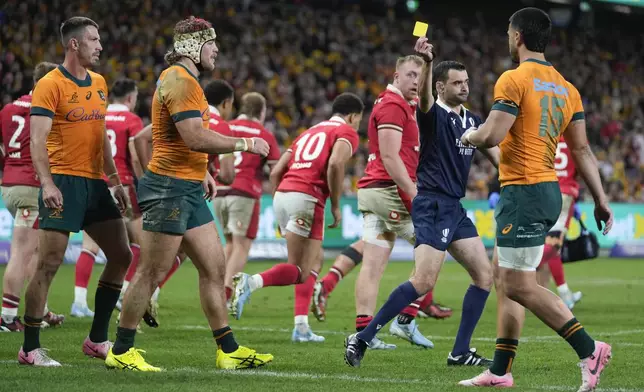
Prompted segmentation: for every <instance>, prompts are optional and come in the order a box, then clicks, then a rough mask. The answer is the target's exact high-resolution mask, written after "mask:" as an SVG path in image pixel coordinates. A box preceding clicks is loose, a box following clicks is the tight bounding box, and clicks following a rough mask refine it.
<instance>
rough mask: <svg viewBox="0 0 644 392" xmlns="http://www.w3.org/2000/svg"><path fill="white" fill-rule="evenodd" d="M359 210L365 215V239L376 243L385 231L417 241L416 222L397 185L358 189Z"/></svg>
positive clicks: (412, 241) (411, 241)
mask: <svg viewBox="0 0 644 392" xmlns="http://www.w3.org/2000/svg"><path fill="white" fill-rule="evenodd" d="M358 210H360V212H362V215H363V217H364V230H363V239H364V240H365V241H366V242H371V243H374V241H379V240H381V239H382V238H381V236H382V234H384V233H394V234H396V236H398V237H400V238H403V239H405V241H407V242H409V243H410V244H411V245H414V244H415V243H416V235H415V234H414V224H413V223H412V220H411V215H410V214H409V211H408V210H407V207H405V204H404V203H403V201H402V199H401V198H400V195H399V193H398V188H397V187H396V186H390V187H387V188H361V189H358Z"/></svg>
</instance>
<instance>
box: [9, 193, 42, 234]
mask: <svg viewBox="0 0 644 392" xmlns="http://www.w3.org/2000/svg"><path fill="white" fill-rule="evenodd" d="M39 191H40V189H39V188H36V187H34V186H27V185H14V186H3V187H2V199H3V201H4V204H5V206H6V207H7V209H8V210H9V213H10V214H11V216H12V217H13V218H14V221H13V224H14V225H15V226H17V227H30V228H33V229H37V228H38V192H39Z"/></svg>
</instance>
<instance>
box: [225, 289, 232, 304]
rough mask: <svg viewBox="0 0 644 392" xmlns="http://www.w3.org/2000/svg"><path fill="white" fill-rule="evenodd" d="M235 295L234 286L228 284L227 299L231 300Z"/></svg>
mask: <svg viewBox="0 0 644 392" xmlns="http://www.w3.org/2000/svg"><path fill="white" fill-rule="evenodd" d="M232 295H233V288H232V287H228V286H226V301H228V300H230V297H232Z"/></svg>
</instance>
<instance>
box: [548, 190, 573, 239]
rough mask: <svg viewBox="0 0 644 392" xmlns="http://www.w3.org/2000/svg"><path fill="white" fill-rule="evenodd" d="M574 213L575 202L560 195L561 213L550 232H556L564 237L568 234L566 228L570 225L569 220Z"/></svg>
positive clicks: (568, 197)
mask: <svg viewBox="0 0 644 392" xmlns="http://www.w3.org/2000/svg"><path fill="white" fill-rule="evenodd" d="M574 212H575V201H574V200H573V198H572V196H570V195H565V194H562V195H561V213H560V214H559V219H557V222H556V223H555V225H554V226H552V229H550V232H553V231H558V232H560V233H563V234H564V235H565V234H566V233H567V232H568V226H569V225H570V218H572V216H573V214H574Z"/></svg>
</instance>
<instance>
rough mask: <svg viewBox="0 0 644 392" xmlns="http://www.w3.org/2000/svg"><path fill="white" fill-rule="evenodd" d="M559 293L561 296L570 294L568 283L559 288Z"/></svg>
mask: <svg viewBox="0 0 644 392" xmlns="http://www.w3.org/2000/svg"><path fill="white" fill-rule="evenodd" d="M557 291H558V292H559V296H562V295H565V294H567V293H569V292H570V289H569V288H568V283H564V284H562V285H561V286H557Z"/></svg>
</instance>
